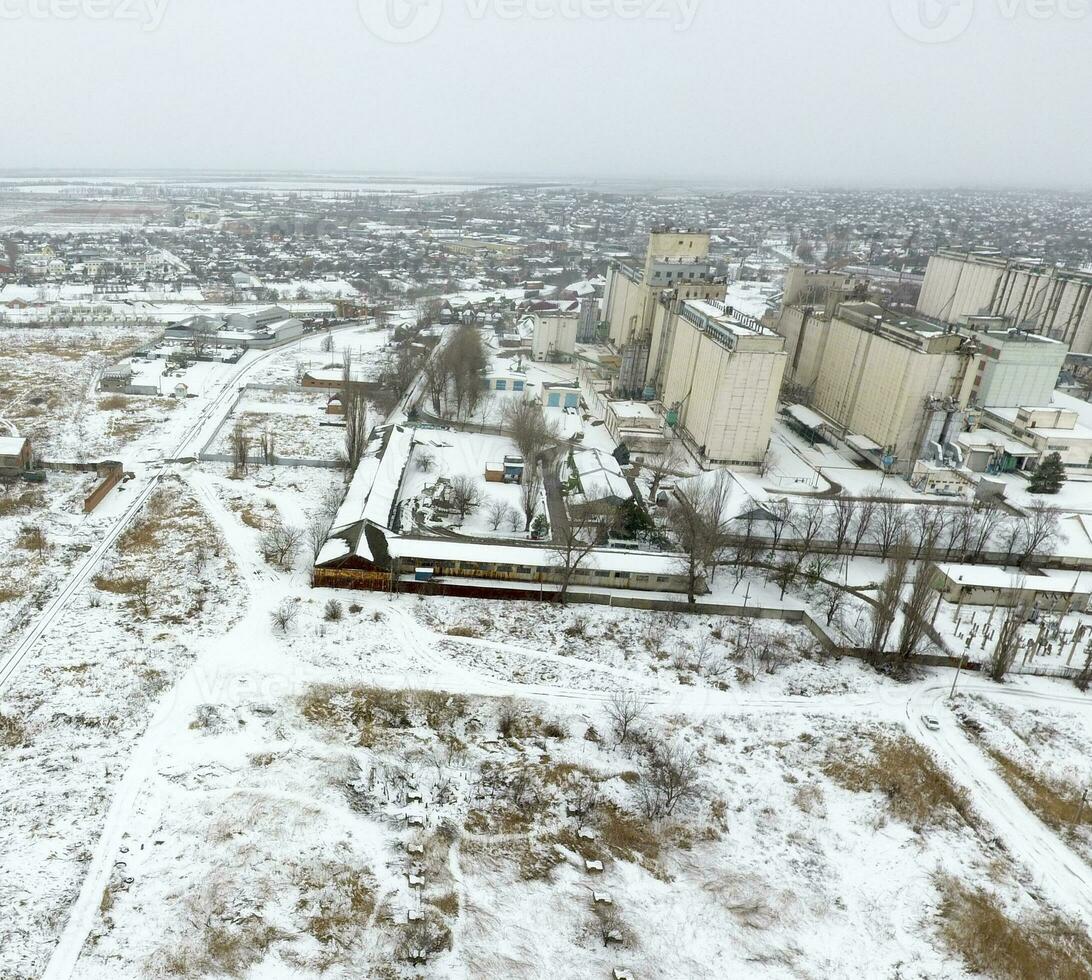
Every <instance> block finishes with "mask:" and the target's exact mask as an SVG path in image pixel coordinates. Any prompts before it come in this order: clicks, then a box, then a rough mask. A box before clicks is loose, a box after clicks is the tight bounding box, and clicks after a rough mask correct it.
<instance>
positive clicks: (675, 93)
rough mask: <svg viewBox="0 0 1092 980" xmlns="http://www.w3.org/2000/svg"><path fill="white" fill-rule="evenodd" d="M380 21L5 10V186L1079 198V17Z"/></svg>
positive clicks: (931, 8)
mask: <svg viewBox="0 0 1092 980" xmlns="http://www.w3.org/2000/svg"><path fill="white" fill-rule="evenodd" d="M391 3H392V4H394V6H391V5H390V4H387V5H386V6H385V5H384V4H383V3H382V2H381V0H375V2H371V0H360V3H359V4H357V3H352V2H345V3H339V4H337V5H336V6H333V7H329V8H324V9H320V10H313V9H309V8H308V9H300V8H299V7H298V6H297V5H294V4H291V3H289V2H287V0H274V2H272V3H270V4H267V5H265V6H264V7H263V8H262V9H261V11H260V12H259V11H256V10H255V9H254V8H247V7H244V6H239V7H236V8H234V9H231V8H227V7H225V6H223V5H217V4H213V3H211V2H209V0H197V2H194V3H189V4H186V5H183V4H181V3H178V2H173V0H4V3H3V4H0V20H3V21H4V23H3V31H2V32H0V52H2V53H3V56H4V58H5V61H6V63H7V66H8V70H9V73H10V75H11V76H12V77H15V78H21V79H30V80H31V81H29V82H27V83H24V85H23V92H24V97H23V98H21V99H12V100H8V102H7V104H6V105H5V106H4V109H3V111H2V113H0V118H2V119H3V121H4V123H5V127H6V129H7V131H8V132H9V133H11V134H15V137H14V138H13V139H12V140H11V142H10V143H9V147H8V153H7V154H5V159H4V160H3V161H0V163H2V169H3V172H11V171H24V172H25V171H42V170H46V171H51V170H57V171H61V170H63V171H66V172H72V171H74V170H78V169H80V168H86V169H87V170H98V171H147V170H155V171H168V172H185V171H191V172H208V171H226V172H247V173H277V172H290V173H300V172H303V173H316V172H318V173H332V174H344V173H357V174H359V173H372V174H383V175H398V174H401V175H410V174H412V175H421V176H424V175H430V174H432V175H445V176H465V177H472V176H473V177H488V178H490V179H499V178H500V177H501V176H504V177H508V178H509V179H515V180H523V179H538V180H542V181H547V182H548V181H550V180H555V181H570V180H580V181H605V180H623V181H638V182H645V183H648V182H651V183H657V184H659V183H668V184H685V185H694V184H716V185H718V186H719V185H732V187H733V188H734V189H745V188H765V187H793V188H846V189H850V188H853V189H856V188H895V187H900V188H914V189H923V190H925V189H960V188H967V189H979V188H989V189H1014V190H1022V189H1032V188H1035V189H1049V190H1063V191H1065V190H1086V189H1089V187H1092V181H1090V180H1089V177H1088V172H1087V165H1086V163H1085V162H1084V161H1085V158H1086V157H1087V154H1088V150H1089V136H1088V126H1087V121H1086V117H1085V107H1084V105H1083V96H1082V94H1081V93H1087V92H1088V91H1089V90H1092V67H1090V65H1089V61H1088V59H1087V57H1086V52H1087V49H1088V40H1089V37H1090V35H1092V18H1090V16H1089V9H1088V8H1089V5H1088V3H1087V0H978V2H977V4H976V5H974V6H973V7H972V0H948V2H942V0H926V3H925V4H924V5H922V6H917V5H915V4H914V3H913V0H890V2H885V3H881V4H865V3H863V2H861V0H854V2H839V3H833V4H826V5H822V6H819V5H816V4H809V3H805V2H802V0H787V2H785V3H783V4H780V5H777V6H774V5H770V4H760V3H758V2H755V0H746V2H739V3H733V4H730V5H728V4H726V5H715V4H714V3H712V2H711V0H446V2H441V0H416V5H415V6H414V5H407V4H406V2H405V0H391ZM400 3H401V4H403V6H401V7H400V6H398V4H400ZM99 11H103V12H105V14H102V13H98V12H99ZM389 11H393V12H394V13H393V14H392V13H389ZM603 11H606V16H601V15H602V13H603ZM923 11H924V14H923V13H922V12H923ZM72 12H74V16H71V17H70V16H69V15H70V14H71V13H72ZM91 12H96V16H95V17H94V18H93V17H91V16H89V14H90V13H91ZM619 12H627V13H626V16H625V17H623V16H619ZM61 14H64V16H61ZM923 16H924V17H925V19H924V21H923V20H922V17H923ZM392 17H393V18H394V26H392ZM399 17H401V18H403V19H402V20H399V19H398V18H399ZM99 18H101V19H99ZM377 18H378V20H377ZM407 30H408V31H410V32H411V33H409V34H408V35H406V31H407ZM392 31H393V32H394V36H395V41H394V42H392V41H390V40H385V39H384V36H383V35H386V36H391V32H392ZM400 31H401V32H402V33H401V34H399V32H400ZM418 33H422V34H424V36H422V37H420V38H419V39H416V40H413V39H414V38H415V37H416V34H418ZM949 33H950V34H953V35H954V36H952V37H950V38H949V37H948V36H947V35H948V34H949ZM407 37H408V38H409V39H410V40H411V41H412V43H402V42H404V41H405V40H406V39H407ZM46 64H53V65H60V66H62V70H50V71H43V70H42V66H43V65H46Z"/></svg>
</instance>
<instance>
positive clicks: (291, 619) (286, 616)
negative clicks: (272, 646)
mask: <svg viewBox="0 0 1092 980" xmlns="http://www.w3.org/2000/svg"><path fill="white" fill-rule="evenodd" d="M299 614H300V610H299V606H298V605H296V603H294V602H293V601H292V600H291V599H285V600H284V601H283V602H282V603H281V604H280V605H279V606H277V608H276V609H274V610H273V612H272V613H270V619H272V620H273V625H274V626H275V627H276V628H277V629H279V630H280V631H281V632H282V633H287V632H288V631H289V630H290V629H291V628H292V627H293V625H295V622H296V619H297V618H298V617H299Z"/></svg>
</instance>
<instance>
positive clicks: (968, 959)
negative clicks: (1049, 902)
mask: <svg viewBox="0 0 1092 980" xmlns="http://www.w3.org/2000/svg"><path fill="white" fill-rule="evenodd" d="M938 887H939V888H940V892H941V896H942V901H941V906H940V935H941V939H942V940H943V941H944V944H945V946H947V947H948V949H949V950H950V951H951V952H952V953H953V954H955V955H956V956H959V957H960V958H961V959H962V960H963V962H964V964H965V965H966V967H967V969H968V970H970V971H971V972H972V973H981V974H984V975H985V976H989V977H995V978H997V980H1029V978H1035V980H1079V978H1085V980H1087V978H1088V977H1092V940H1090V939H1089V937H1088V935H1087V933H1086V932H1085V931H1084V930H1083V929H1082V928H1081V927H1080V925H1079V924H1077V923H1073V922H1070V921H1067V920H1066V919H1064V918H1062V917H1061V916H1059V915H1057V914H1053V913H1040V914H1039V915H1037V916H1035V917H1034V918H1025V919H1016V918H1014V917H1013V916H1011V915H1010V914H1009V913H1008V912H1007V911H1006V910H1005V909H1004V908H1002V906H1001V904H1000V902H999V901H998V899H997V898H996V897H995V896H993V895H990V894H989V893H987V892H984V891H980V890H978V889H972V888H969V887H967V886H966V885H964V884H962V883H961V882H959V881H956V880H954V879H952V878H942V879H941V880H940V881H939V882H938Z"/></svg>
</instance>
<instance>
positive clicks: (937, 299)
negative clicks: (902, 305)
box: [918, 250, 1092, 354]
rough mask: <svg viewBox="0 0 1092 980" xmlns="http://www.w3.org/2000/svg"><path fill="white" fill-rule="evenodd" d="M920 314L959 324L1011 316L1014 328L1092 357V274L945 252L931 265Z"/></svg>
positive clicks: (952, 251)
mask: <svg viewBox="0 0 1092 980" xmlns="http://www.w3.org/2000/svg"><path fill="white" fill-rule="evenodd" d="M918 312H919V313H921V314H923V315H924V316H928V317H932V318H934V319H936V320H941V321H943V322H946V323H956V324H968V323H971V322H972V321H973V320H974V319H975V318H978V317H1005V318H1007V320H1008V321H1009V322H1008V325H1009V326H1011V327H1017V328H1019V329H1021V330H1028V331H1031V332H1032V333H1037V334H1041V335H1043V336H1044V337H1050V338H1051V339H1053V340H1060V341H1061V342H1062V343H1064V344H1067V345H1068V346H1069V348H1070V349H1071V350H1072V351H1073V352H1074V353H1078V354H1089V353H1092V273H1087V272H1075V271H1071V270H1066V269H1058V268H1056V267H1054V266H1044V265H1036V264H1034V263H1031V262H1022V261H1019V260H1015V259H1003V258H997V257H994V256H986V255H977V254H975V253H971V252H959V251H954V250H942V251H941V252H940V253H939V254H937V255H934V256H933V257H932V258H931V259H930V260H929V268H928V270H927V272H926V274H925V282H924V284H923V285H922V289H921V296H920V298H919V300H918Z"/></svg>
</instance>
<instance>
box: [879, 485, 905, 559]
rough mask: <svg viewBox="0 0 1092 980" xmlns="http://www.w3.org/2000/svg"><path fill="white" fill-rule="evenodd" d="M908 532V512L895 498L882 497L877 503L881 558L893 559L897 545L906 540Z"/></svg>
mask: <svg viewBox="0 0 1092 980" xmlns="http://www.w3.org/2000/svg"><path fill="white" fill-rule="evenodd" d="M905 531H906V510H905V509H904V507H903V505H902V504H901V503H899V502H898V501H897V500H896V499H895V498H894V497H890V496H887V495H886V494H885V495H882V496H880V497H879V498H878V499H877V501H876V543H877V544H878V545H879V546H880V557H881V558H883V559H884V561H886V560H887V559H888V558H890V557H891V552H892V550H893V549H894V547H895V545H896V544H898V543H899V542H900V541H901V540H903V538H904V533H905Z"/></svg>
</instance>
